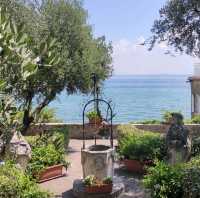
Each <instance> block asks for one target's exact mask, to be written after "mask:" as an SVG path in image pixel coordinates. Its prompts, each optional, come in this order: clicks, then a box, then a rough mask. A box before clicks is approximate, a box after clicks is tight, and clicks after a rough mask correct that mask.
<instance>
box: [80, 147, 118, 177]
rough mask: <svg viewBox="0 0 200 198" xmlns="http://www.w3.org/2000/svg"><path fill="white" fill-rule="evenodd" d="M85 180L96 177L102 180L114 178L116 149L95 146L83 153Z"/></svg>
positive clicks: (83, 150) (82, 161)
mask: <svg viewBox="0 0 200 198" xmlns="http://www.w3.org/2000/svg"><path fill="white" fill-rule="evenodd" d="M81 163H82V168H83V178H85V177H87V176H88V175H95V176H96V177H97V179H99V180H102V179H104V178H105V177H113V174H114V148H111V147H110V146H105V145H93V146H90V147H88V148H86V149H82V151H81Z"/></svg>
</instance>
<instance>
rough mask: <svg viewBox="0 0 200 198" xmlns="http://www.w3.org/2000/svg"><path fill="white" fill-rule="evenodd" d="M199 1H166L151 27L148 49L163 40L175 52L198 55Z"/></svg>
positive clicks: (199, 52)
mask: <svg viewBox="0 0 200 198" xmlns="http://www.w3.org/2000/svg"><path fill="white" fill-rule="evenodd" d="M199 7H200V2H199V1H198V0H186V1H183V0H173V1H167V2H166V4H165V5H164V6H163V8H161V9H160V18H159V19H157V20H155V22H154V25H153V27H152V34H153V35H152V37H151V38H150V40H149V44H150V49H152V48H153V47H154V45H155V44H156V43H161V42H165V43H167V44H168V45H169V46H172V47H174V49H175V52H180V53H183V52H184V53H186V54H188V55H191V56H196V57H200V45H199V42H200V29H199V27H200V10H199Z"/></svg>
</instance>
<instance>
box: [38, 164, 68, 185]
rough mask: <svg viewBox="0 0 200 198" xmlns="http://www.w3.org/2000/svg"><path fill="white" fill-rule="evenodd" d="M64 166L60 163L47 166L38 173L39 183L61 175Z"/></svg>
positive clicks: (64, 172) (63, 173)
mask: <svg viewBox="0 0 200 198" xmlns="http://www.w3.org/2000/svg"><path fill="white" fill-rule="evenodd" d="M63 169H65V168H64V166H63V165H62V164H60V165H55V166H50V167H48V168H45V169H44V170H43V171H42V172H41V173H40V174H39V179H38V180H39V181H38V182H39V183H41V182H45V181H48V180H51V179H55V178H58V177H62V176H64V175H65V174H66V171H63Z"/></svg>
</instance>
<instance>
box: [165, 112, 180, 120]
mask: <svg viewBox="0 0 200 198" xmlns="http://www.w3.org/2000/svg"><path fill="white" fill-rule="evenodd" d="M173 116H176V117H178V118H182V120H183V115H182V114H181V112H173V111H165V112H164V113H163V121H164V122H166V123H170V122H171V121H172V119H173Z"/></svg>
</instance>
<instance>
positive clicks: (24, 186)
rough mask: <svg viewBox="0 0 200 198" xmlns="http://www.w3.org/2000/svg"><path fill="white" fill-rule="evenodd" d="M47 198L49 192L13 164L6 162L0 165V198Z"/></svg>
mask: <svg viewBox="0 0 200 198" xmlns="http://www.w3.org/2000/svg"><path fill="white" fill-rule="evenodd" d="M13 197H15V198H48V197H50V194H49V193H47V192H43V191H41V190H40V189H39V187H38V185H37V184H36V183H35V182H34V181H31V180H30V178H29V177H28V176H26V175H25V174H24V173H23V172H22V171H21V170H19V169H17V168H16V167H15V165H13V164H11V163H9V162H7V163H6V164H5V165H2V166H0V198H13Z"/></svg>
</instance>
